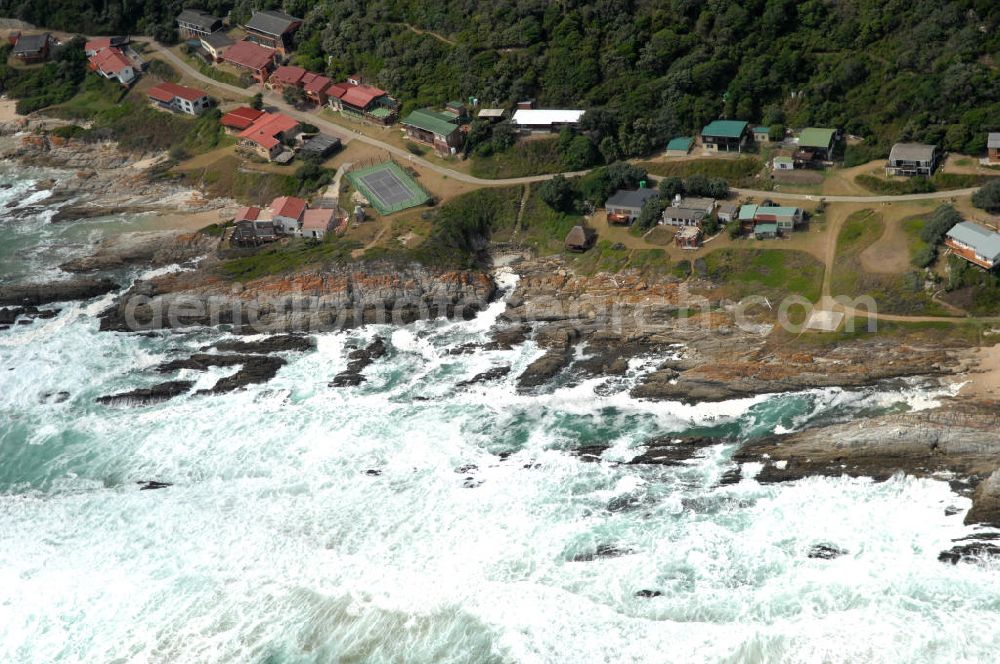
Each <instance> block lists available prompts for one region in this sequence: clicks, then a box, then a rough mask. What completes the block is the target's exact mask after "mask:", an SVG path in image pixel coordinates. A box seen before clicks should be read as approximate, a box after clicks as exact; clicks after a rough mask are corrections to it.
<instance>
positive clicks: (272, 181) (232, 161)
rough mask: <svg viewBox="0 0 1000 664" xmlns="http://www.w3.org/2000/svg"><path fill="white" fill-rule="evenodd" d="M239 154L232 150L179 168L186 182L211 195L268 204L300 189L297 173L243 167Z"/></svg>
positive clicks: (251, 203) (180, 174)
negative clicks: (187, 167)
mask: <svg viewBox="0 0 1000 664" xmlns="http://www.w3.org/2000/svg"><path fill="white" fill-rule="evenodd" d="M240 164H241V162H240V159H239V157H237V156H235V155H233V154H228V155H226V156H224V157H222V158H220V159H218V160H216V161H214V162H212V163H210V164H206V165H204V166H198V167H196V168H190V169H186V168H184V165H183V164H181V166H180V167H179V168H178V169H177V170H176V171H175V172H176V173H178V174H179V176H180V177H182V178H183V179H184V181H185V182H188V183H190V184H191V185H193V186H199V187H204V188H205V190H206V191H207V192H208V194H209V195H210V196H217V197H230V198H234V199H236V200H238V201H240V202H242V203H247V204H250V205H267V204H268V203H270V202H271V201H272V200H273V199H274V198H276V197H277V196H290V195H293V194H295V193H296V192H298V190H299V186H300V184H301V183H300V182H299V181H298V179H297V178H295V176H293V175H291V174H288V175H282V174H278V173H260V172H256V171H247V170H244V169H242V167H241V165H240Z"/></svg>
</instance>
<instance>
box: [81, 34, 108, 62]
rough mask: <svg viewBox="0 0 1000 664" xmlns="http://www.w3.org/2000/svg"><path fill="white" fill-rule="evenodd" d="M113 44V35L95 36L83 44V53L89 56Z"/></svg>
mask: <svg viewBox="0 0 1000 664" xmlns="http://www.w3.org/2000/svg"><path fill="white" fill-rule="evenodd" d="M110 46H111V37H95V38H93V39H91V40H90V41H88V42H87V43H86V44H84V45H83V53H84V55H86V56H87V57H88V58H90V57H93V56H95V55H97V54H98V53H99V52H101V51H103V50H104V49H106V48H109V47H110Z"/></svg>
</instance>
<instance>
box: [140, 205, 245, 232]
mask: <svg viewBox="0 0 1000 664" xmlns="http://www.w3.org/2000/svg"><path fill="white" fill-rule="evenodd" d="M235 212H236V207H235V206H233V207H231V208H219V209H218V210H203V211H201V212H154V213H152V214H151V215H150V222H149V224H150V228H151V229H156V230H176V231H188V232H190V231H197V230H200V229H202V228H205V227H206V226H211V225H212V224H220V223H224V222H226V221H229V220H230V219H232V218H233V215H234V214H235Z"/></svg>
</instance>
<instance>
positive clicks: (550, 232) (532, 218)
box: [498, 185, 583, 256]
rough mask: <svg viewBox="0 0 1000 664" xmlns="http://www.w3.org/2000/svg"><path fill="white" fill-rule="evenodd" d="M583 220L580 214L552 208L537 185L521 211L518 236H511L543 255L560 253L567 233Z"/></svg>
mask: <svg viewBox="0 0 1000 664" xmlns="http://www.w3.org/2000/svg"><path fill="white" fill-rule="evenodd" d="M518 200H520V199H518ZM582 221H583V217H582V216H580V215H579V214H571V213H570V214H568V213H565V212H559V211H557V210H553V209H552V208H550V207H549V206H548V205H547V204H546V203H545V202H544V201H543V200H542V199H541V198H539V197H538V191H537V185H535V186H533V187H532V190H531V193H530V195H529V196H528V200H527V202H526V204H525V206H524V210H523V211H522V213H521V225H520V229H519V230H518V232H517V234H516V236H515V235H514V234H511V236H510V238H511V239H517V241H519V242H523V243H525V244H528V245H530V246H532V247H533V248H534V249H535V250H536V251H537V252H538V254H539V255H541V256H548V255H551V254H558V253H561V252H562V251H563V248H564V242H565V240H566V235H567V234H568V233H569V232H570V230H571V229H572V228H573V227H574V226H576V225H577V224H580V223H582ZM511 230H513V228H512V229H511ZM499 237H502V236H498V239H499ZM501 241H502V240H501Z"/></svg>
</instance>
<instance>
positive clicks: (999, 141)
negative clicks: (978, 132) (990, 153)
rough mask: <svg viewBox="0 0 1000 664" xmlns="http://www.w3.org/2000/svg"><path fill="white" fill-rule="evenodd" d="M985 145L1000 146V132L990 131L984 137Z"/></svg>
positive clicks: (990, 146)
mask: <svg viewBox="0 0 1000 664" xmlns="http://www.w3.org/2000/svg"><path fill="white" fill-rule="evenodd" d="M986 147H989V148H1000V132H990V134H989V136H987V137H986Z"/></svg>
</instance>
